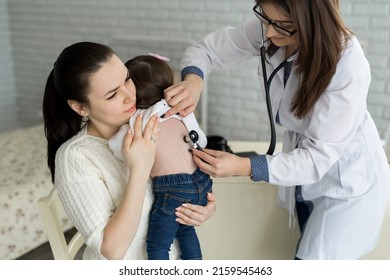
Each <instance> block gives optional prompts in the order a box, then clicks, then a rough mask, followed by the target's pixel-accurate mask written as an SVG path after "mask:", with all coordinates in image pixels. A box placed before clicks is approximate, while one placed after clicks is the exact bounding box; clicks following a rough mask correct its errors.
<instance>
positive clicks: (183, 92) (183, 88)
mask: <svg viewBox="0 0 390 280" xmlns="http://www.w3.org/2000/svg"><path fill="white" fill-rule="evenodd" d="M202 90H203V79H202V78H201V77H199V76H198V75H195V74H189V75H186V76H185V79H184V81H182V82H180V83H177V84H174V85H172V86H170V87H169V88H166V89H165V90H164V97H165V100H166V101H167V102H168V104H169V105H170V106H171V107H172V109H170V110H169V111H167V112H166V113H165V116H164V117H165V118H166V117H169V116H172V115H174V114H176V113H179V114H180V116H182V117H186V116H187V115H188V114H190V113H192V112H194V110H195V108H196V106H197V105H198V103H199V99H200V94H201V93H202Z"/></svg>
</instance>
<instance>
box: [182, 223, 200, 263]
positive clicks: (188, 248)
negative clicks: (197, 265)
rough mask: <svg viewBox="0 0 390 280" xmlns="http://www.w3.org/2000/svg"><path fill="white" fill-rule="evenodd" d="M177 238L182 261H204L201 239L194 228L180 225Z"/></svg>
mask: <svg viewBox="0 0 390 280" xmlns="http://www.w3.org/2000/svg"><path fill="white" fill-rule="evenodd" d="M176 238H177V241H178V242H179V246H180V251H181V259H182V260H201V259H202V252H201V249H200V244H199V239H198V236H197V234H196V232H195V228H194V227H191V226H185V225H179V229H178V231H177V234H176Z"/></svg>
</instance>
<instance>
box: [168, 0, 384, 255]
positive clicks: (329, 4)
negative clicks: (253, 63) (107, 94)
mask: <svg viewBox="0 0 390 280" xmlns="http://www.w3.org/2000/svg"><path fill="white" fill-rule="evenodd" d="M253 11H254V13H255V15H256V18H255V19H253V20H249V21H248V22H246V23H244V24H243V25H241V26H239V27H236V28H231V27H227V28H224V29H221V30H218V31H216V32H214V33H211V34H209V35H208V36H206V37H205V38H204V39H203V41H202V42H200V43H199V44H197V45H195V46H192V47H190V48H188V50H187V51H186V53H185V55H184V57H183V60H182V64H183V70H182V77H183V81H182V82H181V83H179V84H176V85H174V86H172V87H170V88H168V89H167V90H166V92H165V94H166V95H165V96H166V99H167V100H168V103H169V104H170V105H171V106H173V107H174V108H173V109H172V110H171V111H170V112H169V113H167V114H166V115H170V114H174V113H176V112H180V114H182V115H187V114H188V113H189V112H191V111H193V110H194V108H195V106H196V105H197V103H198V101H199V98H200V92H201V90H202V88H203V78H204V77H205V76H207V75H209V74H210V72H211V71H212V69H213V68H217V67H219V68H225V69H232V68H234V67H236V66H238V65H239V64H240V63H242V62H245V61H247V60H249V59H251V58H253V57H258V56H260V54H261V52H262V51H261V47H262V44H261V43H262V41H264V48H265V51H264V52H263V54H264V55H265V57H263V59H264V60H263V61H264V63H260V65H259V70H258V71H259V77H260V80H261V81H263V75H264V76H265V77H266V79H265V80H266V81H265V82H266V83H267V84H266V85H265V86H262V87H263V88H262V90H263V91H264V90H265V88H266V89H267V90H268V89H269V93H270V97H269V98H270V104H272V105H271V109H272V110H271V111H272V117H271V119H272V120H273V121H275V122H276V123H277V124H278V125H281V126H283V127H285V128H286V130H285V133H284V138H283V151H282V152H280V153H276V154H273V153H272V150H271V152H270V153H269V154H265V155H256V156H253V157H251V158H243V157H238V156H235V155H233V154H229V153H226V152H221V151H214V150H209V149H205V150H204V151H203V152H202V151H198V150H196V149H194V150H193V151H192V152H193V156H194V160H195V161H196V163H197V165H198V166H199V167H200V169H201V170H203V171H205V172H206V173H209V174H210V175H212V176H215V177H227V176H251V179H252V180H253V181H266V182H269V183H271V184H276V185H281V186H285V187H282V188H281V189H280V191H279V198H280V199H281V202H284V203H285V206H286V207H287V208H289V209H290V211H291V209H295V210H296V213H297V217H298V222H299V226H300V230H301V238H300V241H299V242H298V245H297V251H296V257H295V258H296V259H359V258H361V257H362V256H364V255H365V254H367V253H368V252H370V251H371V250H373V248H374V247H375V246H376V244H377V241H378V238H379V235H380V232H381V226H382V222H383V217H384V212H385V207H386V202H387V199H388V193H389V187H390V175H389V166H388V163H387V160H386V156H385V153H384V151H383V148H382V145H381V141H380V138H379V135H378V132H377V129H376V127H375V124H374V122H373V120H372V118H371V116H370V114H369V112H368V111H367V103H366V99H367V93H368V88H369V84H370V68H369V64H368V62H367V60H366V58H365V56H364V53H363V51H362V48H361V46H360V44H359V42H358V40H357V39H356V38H355V37H354V35H353V34H352V33H351V32H350V31H349V30H348V29H347V28H346V27H345V25H344V23H343V21H342V19H341V17H340V14H339V7H338V1H337V0H294V1H293V0H256V5H255V6H254V8H253ZM262 30H263V32H262ZM263 33H264V34H263ZM262 64H264V67H265V69H264V68H263V67H262ZM279 66H280V67H279ZM276 68H280V71H278V70H276V71H278V72H275V73H273V72H274V71H275V69H276ZM272 75H275V76H274V77H273V80H272V82H271V83H270V84H269V83H268V82H269V80H270V79H271V78H270V76H272ZM264 87H265V88H264Z"/></svg>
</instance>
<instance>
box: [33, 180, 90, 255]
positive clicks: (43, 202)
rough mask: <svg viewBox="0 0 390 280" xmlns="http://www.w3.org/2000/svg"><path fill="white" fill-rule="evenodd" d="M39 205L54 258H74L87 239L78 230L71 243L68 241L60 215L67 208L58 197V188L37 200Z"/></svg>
mask: <svg viewBox="0 0 390 280" xmlns="http://www.w3.org/2000/svg"><path fill="white" fill-rule="evenodd" d="M37 206H38V209H39V213H40V215H41V217H42V221H43V225H44V230H45V232H46V235H47V237H48V239H49V243H50V247H51V250H52V252H53V256H54V259H55V260H73V259H74V258H75V256H76V254H77V253H78V251H79V250H80V248H81V247H82V246H83V245H84V243H85V240H84V238H83V236H82V235H81V234H80V233H79V232H76V233H75V234H74V235H73V237H72V238H71V240H70V241H69V243H68V242H67V241H66V238H65V234H64V231H63V228H62V226H61V220H60V217H61V216H63V214H64V213H65V209H64V207H63V206H62V203H61V200H60V198H59V197H58V194H57V189H56V188H55V187H54V188H53V189H52V190H51V191H50V193H49V195H48V196H45V197H41V198H40V199H39V200H38V201H37Z"/></svg>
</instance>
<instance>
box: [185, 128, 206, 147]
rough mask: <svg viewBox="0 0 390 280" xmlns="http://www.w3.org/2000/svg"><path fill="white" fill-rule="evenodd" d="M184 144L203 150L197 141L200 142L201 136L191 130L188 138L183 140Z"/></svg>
mask: <svg viewBox="0 0 390 280" xmlns="http://www.w3.org/2000/svg"><path fill="white" fill-rule="evenodd" d="M183 140H184V142H186V143H190V142H191V143H192V146H193V147H194V148H195V149H198V150H202V148H201V147H200V146H199V144H198V143H197V141H198V140H199V134H198V132H196V131H195V130H191V131H190V132H189V133H188V134H187V135H186V136H184V138H183Z"/></svg>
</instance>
